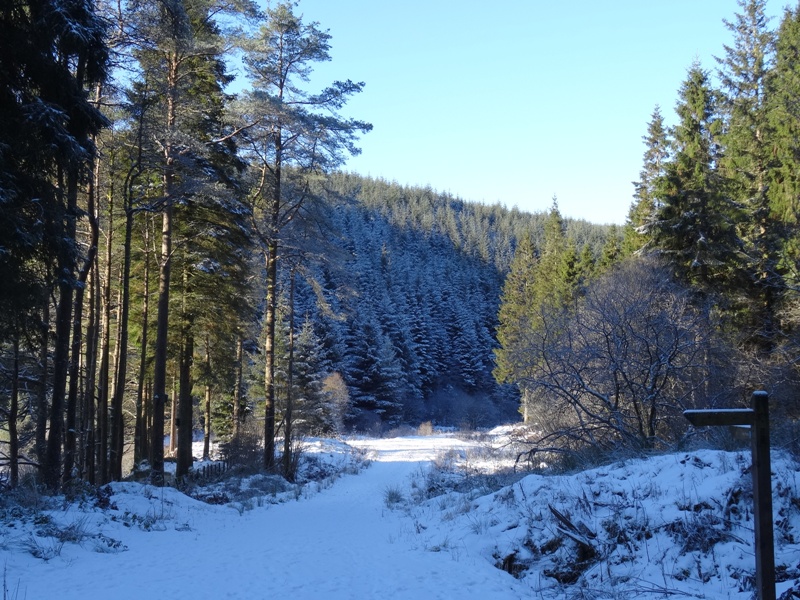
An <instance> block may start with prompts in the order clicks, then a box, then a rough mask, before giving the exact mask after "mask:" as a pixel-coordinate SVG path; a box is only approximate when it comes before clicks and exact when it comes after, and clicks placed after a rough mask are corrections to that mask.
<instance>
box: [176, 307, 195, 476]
mask: <svg viewBox="0 0 800 600" xmlns="http://www.w3.org/2000/svg"><path fill="white" fill-rule="evenodd" d="M193 357H194V335H193V334H192V322H191V320H189V321H188V322H187V323H186V326H185V328H184V340H183V348H182V351H181V360H180V393H179V394H178V422H177V426H178V464H177V467H176V469H175V475H176V476H177V477H184V476H186V475H188V474H189V469H191V467H192V425H193V423H192V362H193V360H194V358H193Z"/></svg>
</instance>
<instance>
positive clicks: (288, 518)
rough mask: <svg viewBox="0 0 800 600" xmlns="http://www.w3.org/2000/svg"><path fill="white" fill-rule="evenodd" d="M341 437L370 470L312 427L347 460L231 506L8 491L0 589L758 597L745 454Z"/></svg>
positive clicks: (150, 491)
mask: <svg viewBox="0 0 800 600" xmlns="http://www.w3.org/2000/svg"><path fill="white" fill-rule="evenodd" d="M348 443H349V445H350V447H355V448H358V449H361V450H363V452H365V453H366V454H367V455H368V456H369V458H370V460H371V464H370V466H368V467H367V468H365V469H362V470H360V471H358V470H357V469H354V468H348V464H349V463H348V462H347V461H348V460H349V459H348V458H347V455H346V453H344V451H345V450H346V448H345V447H344V446H343V445H342V444H335V443H333V442H323V441H317V442H314V443H313V444H311V445H310V446H309V447H308V449H307V451H308V452H309V453H312V454H313V453H316V454H318V455H320V456H324V457H325V461H327V462H338V463H339V467H340V470H343V471H347V472H344V473H343V474H341V475H339V476H336V477H330V478H328V479H327V480H324V481H320V482H311V483H307V484H305V485H304V486H296V487H291V488H288V489H286V490H283V491H281V490H279V489H277V488H276V487H273V489H268V487H269V486H268V484H267V480H266V479H258V478H255V479H254V480H252V481H251V482H250V483H251V485H252V486H253V490H254V491H253V493H252V494H250V495H249V496H247V497H245V496H241V495H239V496H235V495H230V494H227V493H225V490H226V488H225V487H224V485H223V486H221V487H219V488H218V489H217V490H216V494H217V495H216V497H217V499H218V500H219V501H225V500H229V501H228V502H227V503H226V504H209V503H206V502H201V501H199V500H196V499H193V498H190V497H188V496H186V495H184V494H182V493H180V492H178V491H176V490H174V489H172V488H154V487H148V486H144V485H142V484H138V483H130V482H129V483H117V484H113V485H112V486H111V491H112V492H113V493H112V494H111V495H110V496H108V497H106V496H105V495H102V494H101V495H100V497H99V498H93V497H91V498H84V500H83V501H80V502H66V501H63V500H59V501H58V503H56V504H53V503H52V501H48V500H46V499H38V500H37V499H33V503H35V502H41V506H40V507H38V508H35V509H33V510H32V509H30V508H28V509H26V510H24V511H23V510H21V509H18V508H14V507H13V506H11V505H10V504H8V505H6V506H5V507H4V508H3V509H2V512H0V517H2V519H0V560H2V562H3V565H4V570H5V575H4V581H5V584H4V585H5V589H6V593H5V594H4V598H19V599H22V598H26V599H28V600H38V599H47V598H59V599H63V600H69V599H73V598H74V599H81V600H91V599H94V598H103V599H105V598H113V599H126V598H131V599H134V598H135V599H140V598H147V599H160V598H164V599H181V598H187V599H191V600H199V599H203V598H209V599H210V598H214V599H219V598H231V599H234V598H242V599H245V598H246V599H248V600H252V599H260V598H274V597H286V598H292V599H295V600H301V599H306V598H307V599H312V598H313V599H316V598H325V599H326V600H337V599H368V598H381V599H394V598H397V599H405V598H407V599H413V600H425V599H437V598H453V599H456V598H458V599H464V598H467V599H468V598H476V599H478V598H480V599H482V600H485V599H498V600H502V599H506V598H509V599H511V598H513V599H521V598H531V597H536V598H565V597H580V598H628V597H634V596H636V597H640V598H660V597H667V596H684V597H697V598H720V599H721V598H733V599H737V600H739V599H741V600H744V599H745V598H748V599H749V598H750V597H751V596H752V590H751V582H750V578H751V577H752V571H753V564H754V559H753V540H752V515H751V514H750V513H749V510H750V509H749V507H750V506H751V504H750V503H751V497H750V496H749V473H748V471H747V469H748V466H749V454H748V453H747V452H745V453H728V452H720V451H707V450H706V451H697V452H692V453H682V454H671V455H666V456H658V457H652V458H648V459H642V460H630V461H623V462H620V463H618V464H614V465H609V466H607V467H603V468H599V469H593V470H590V471H586V472H583V473H578V474H575V475H562V476H539V475H529V476H527V477H525V478H522V479H520V478H519V476H517V477H511V476H507V475H490V476H486V475H485V473H486V471H490V470H496V469H497V468H498V467H499V466H501V463H500V461H499V459H498V458H497V454H496V453H494V452H491V451H488V450H487V447H486V445H485V442H482V441H480V440H477V439H461V438H459V437H457V436H455V435H452V434H439V435H434V436H424V437H423V436H412V437H401V438H387V439H380V440H375V439H356V440H350V441H349V442H348ZM773 473H774V476H773V481H774V489H775V493H774V496H775V518H776V523H777V526H776V546H777V551H776V562H777V564H778V570H779V574H780V577H779V579H782V580H784V581H783V582H782V583H780V584H779V588H778V592H779V595H780V593H782V592H784V591H786V590H788V588H790V587H791V586H792V585H794V582H795V580H796V579H797V578H799V577H800V571H798V564H799V563H800V546H799V545H798V543H797V542H800V493H798V481H797V470H796V465H795V464H794V462H793V461H792V460H791V459H789V458H788V457H784V456H781V455H776V456H775V457H774V458H773ZM273 485H274V484H273ZM229 487H230V486H229ZM229 496H230V497H229ZM231 498H238V499H231ZM29 500H30V499H29ZM29 505H30V502H29Z"/></svg>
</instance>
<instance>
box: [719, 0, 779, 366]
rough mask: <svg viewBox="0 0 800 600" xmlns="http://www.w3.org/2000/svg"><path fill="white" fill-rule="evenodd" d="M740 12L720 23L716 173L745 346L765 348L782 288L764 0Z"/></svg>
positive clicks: (751, 0)
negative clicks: (735, 252) (737, 261)
mask: <svg viewBox="0 0 800 600" xmlns="http://www.w3.org/2000/svg"><path fill="white" fill-rule="evenodd" d="M739 6H740V8H741V12H740V13H738V14H737V15H736V18H735V20H734V21H731V22H728V21H726V26H727V27H728V29H729V30H730V31H731V32H732V33H733V36H734V41H733V45H731V46H725V56H724V57H723V58H721V59H719V62H720V80H721V82H722V86H723V90H724V93H725V96H724V102H723V103H722V105H723V108H724V112H725V117H726V119H725V122H726V128H725V132H724V135H723V136H722V141H723V143H724V145H725V154H724V156H723V157H722V158H721V160H720V171H721V172H722V173H723V176H724V177H725V183H726V187H727V190H728V193H729V194H730V195H731V198H732V200H733V201H734V202H735V203H736V204H737V205H738V206H740V207H741V208H742V213H743V217H744V218H742V219H741V221H740V222H739V223H738V233H739V237H740V238H741V241H742V250H743V256H744V261H743V264H742V269H743V271H744V273H743V279H744V282H745V286H744V290H745V292H746V294H747V296H748V299H749V302H748V304H749V305H748V306H747V307H746V316H745V322H744V323H743V326H744V327H745V328H746V329H747V330H749V331H748V332H746V333H745V335H746V336H747V337H748V338H749V342H750V343H751V344H755V345H756V346H757V347H759V348H761V349H762V350H765V351H768V350H769V349H770V348H771V347H772V346H773V345H774V343H775V339H776V335H777V327H778V325H777V316H776V313H777V311H778V309H779V306H780V299H781V297H782V295H783V293H784V290H785V285H784V281H783V277H782V275H781V274H780V272H779V269H778V263H779V260H780V252H781V240H780V236H779V232H780V228H779V227H777V226H776V225H777V223H776V222H775V218H774V214H773V211H772V210H771V207H770V198H769V183H770V181H769V180H770V175H769V173H770V171H771V169H772V168H773V167H774V164H773V154H774V151H773V141H772V140H773V137H774V136H773V134H772V132H771V123H770V118H769V105H768V102H767V79H768V73H769V70H770V68H771V65H772V61H773V56H774V34H773V32H772V31H771V30H769V29H768V19H767V17H766V15H765V7H766V1H765V0H739Z"/></svg>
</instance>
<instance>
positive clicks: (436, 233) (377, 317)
mask: <svg viewBox="0 0 800 600" xmlns="http://www.w3.org/2000/svg"><path fill="white" fill-rule="evenodd" d="M324 187H325V189H326V193H325V194H324V197H325V198H326V200H325V202H324V206H323V208H324V209H325V210H324V211H323V212H322V213H318V214H317V220H316V221H315V225H320V224H321V223H324V226H325V227H327V228H328V240H327V241H328V244H329V245H330V246H329V247H327V248H325V251H324V252H320V253H319V254H318V256H319V257H320V260H318V261H310V260H309V261H306V265H305V266H304V267H303V268H302V269H301V270H302V271H303V273H304V274H305V278H303V277H298V284H297V290H296V292H295V313H296V315H298V316H297V317H296V319H297V318H300V319H309V320H310V323H311V326H312V331H313V335H315V336H316V337H317V338H318V340H319V342H318V343H319V344H320V346H319V350H318V352H317V353H318V358H317V361H318V363H317V364H318V365H319V367H318V368H319V369H321V371H320V373H319V374H318V376H319V377H325V376H326V375H327V376H329V375H330V374H331V373H339V374H341V375H342V377H343V378H344V381H345V383H346V384H347V388H348V392H349V396H350V403H349V408H348V409H347V413H346V416H345V425H346V427H347V428H348V429H349V428H350V427H353V426H355V427H357V428H360V429H372V430H376V429H377V430H380V428H381V427H383V428H386V427H387V426H393V425H398V424H400V423H418V422H419V421H420V420H433V421H434V422H436V423H439V424H442V425H469V426H485V425H489V424H494V423H497V422H500V421H502V420H509V419H515V418H517V416H518V415H517V412H518V394H517V392H516V389H515V388H513V387H510V386H499V385H498V384H497V383H496V381H495V379H494V377H493V376H492V370H493V369H494V355H493V350H494V348H495V347H496V346H497V342H496V328H497V311H498V307H499V302H500V292H501V287H502V283H503V280H504V278H505V275H506V273H507V270H508V267H509V261H510V259H511V257H512V256H513V254H514V250H515V247H516V245H517V243H518V240H519V239H520V237H521V236H523V235H526V234H530V235H532V236H533V237H534V238H536V239H543V236H544V225H545V222H546V219H547V215H544V214H537V215H531V214H524V213H521V212H519V211H516V210H508V209H506V208H504V207H502V206H499V205H498V206H484V205H480V204H475V203H467V202H464V201H462V200H459V199H456V198H452V197H449V196H447V195H444V194H438V193H435V192H434V191H432V190H430V189H419V188H407V187H401V186H399V185H397V184H390V183H386V182H383V181H375V180H372V179H366V178H363V177H359V176H355V175H342V174H339V175H333V176H331V177H330V178H329V179H328V180H326V181H325V182H324ZM321 215H325V216H324V217H322V216H321ZM608 229H609V228H607V227H604V226H597V225H591V224H589V223H586V222H583V221H570V222H569V223H568V226H567V232H568V235H570V236H572V239H575V240H579V242H577V241H576V243H580V244H582V247H583V245H585V246H586V247H587V249H589V250H590V251H591V253H592V255H593V256H594V255H595V254H596V255H598V256H599V255H600V253H601V251H602V247H603V245H604V244H605V240H606V237H607V236H608V233H609V230H608ZM303 239H304V240H305V242H302V243H309V244H311V246H310V247H308V248H305V249H303V250H302V253H303V254H304V255H305V256H307V257H312V256H314V252H313V250H312V248H317V249H319V248H320V246H319V244H320V242H319V240H318V239H317V238H316V237H312V238H310V239H309V238H303ZM288 276H289V273H288V272H287V273H284V277H283V280H282V284H281V287H282V289H283V290H284V293H286V290H288V283H287V277H288ZM320 299H321V300H322V302H320ZM283 314H284V315H285V314H286V311H285V310H284V311H283ZM302 393H304V394H308V393H311V391H310V390H303V392H302ZM300 418H310V417H300ZM329 427H330V425H329Z"/></svg>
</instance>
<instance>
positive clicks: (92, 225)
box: [62, 91, 100, 483]
mask: <svg viewBox="0 0 800 600" xmlns="http://www.w3.org/2000/svg"><path fill="white" fill-rule="evenodd" d="M97 94H98V96H99V91H98V92H97ZM99 178H100V162H99V161H95V167H94V173H93V175H92V177H91V178H90V179H89V189H88V205H87V208H86V212H87V214H88V217H89V232H90V233H89V236H90V237H89V251H88V253H87V255H86V260H85V262H84V263H83V266H82V267H81V270H80V271H79V272H78V285H77V286H76V288H75V307H74V309H73V323H72V352H71V358H70V365H69V391H68V394H67V428H66V432H65V435H64V473H63V474H62V477H63V483H67V482H68V481H69V480H70V479H71V478H72V475H73V469H74V467H75V455H76V452H77V411H78V387H79V386H78V384H79V381H80V366H81V363H82V362H83V361H82V360H81V351H82V349H83V304H84V293H85V290H86V281H87V279H88V277H89V272H90V271H91V269H92V266H93V265H94V262H95V259H96V257H97V244H98V240H99V237H100V227H99V224H98V220H97V202H96V201H95V194H96V193H97V189H98V187H97V186H98V180H99ZM87 358H88V357H87Z"/></svg>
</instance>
